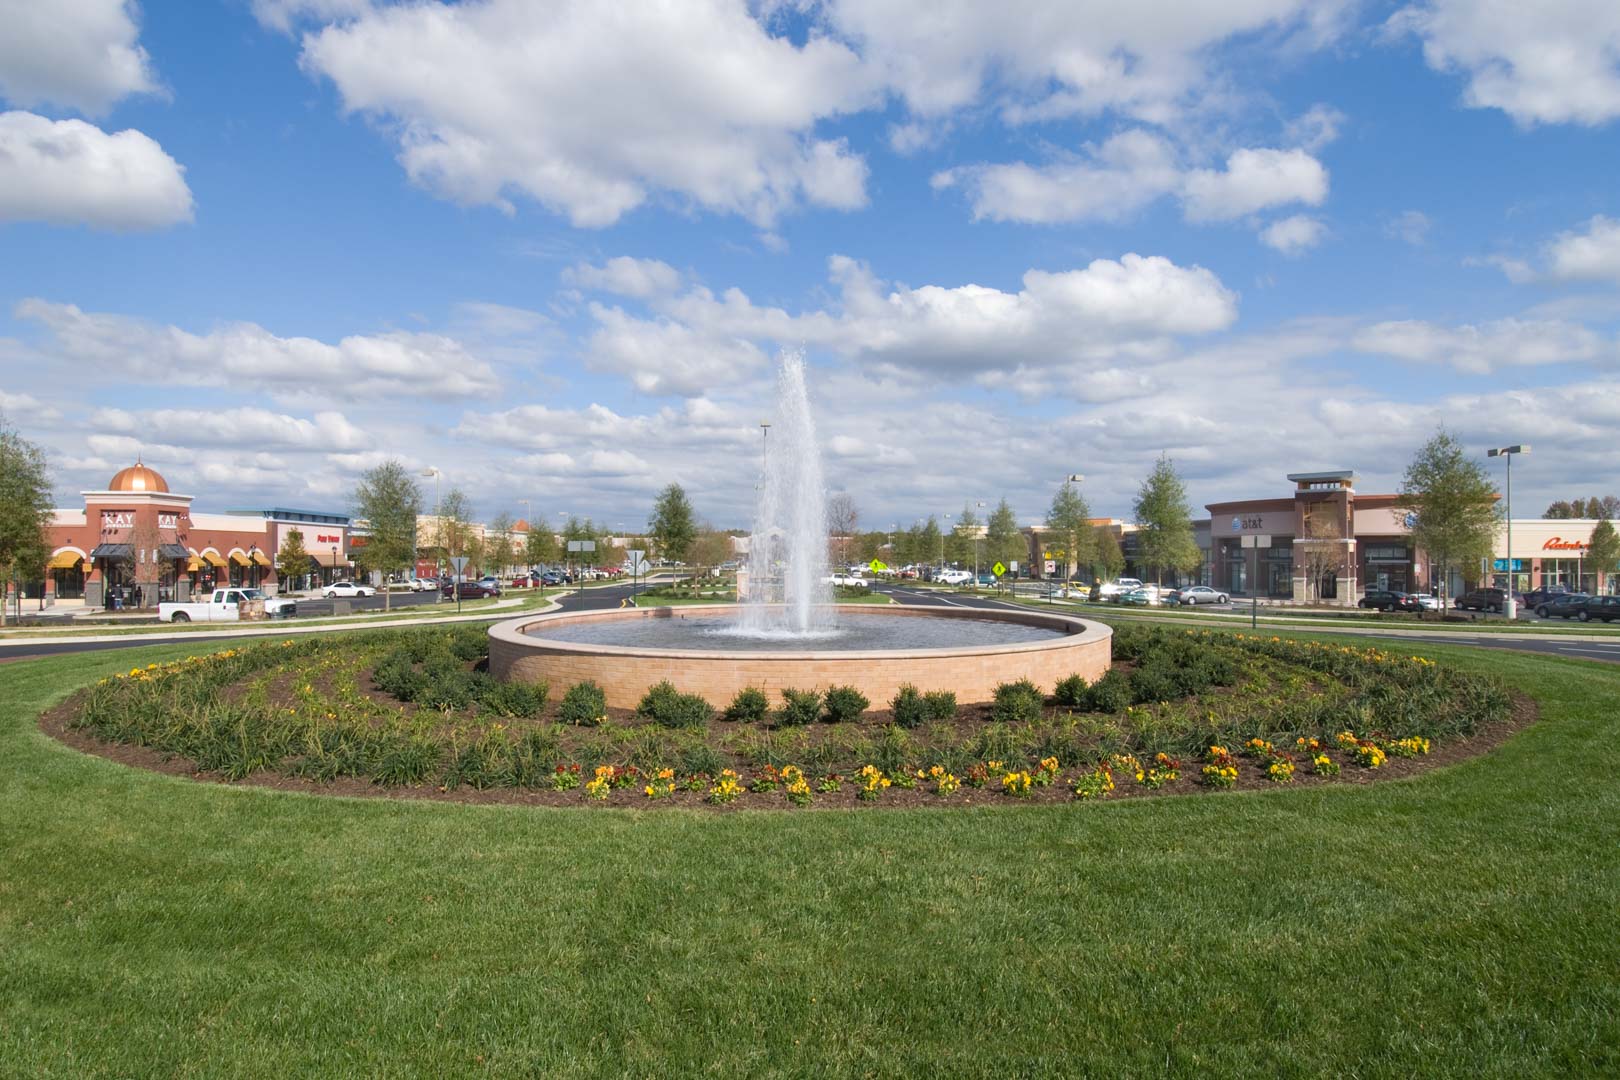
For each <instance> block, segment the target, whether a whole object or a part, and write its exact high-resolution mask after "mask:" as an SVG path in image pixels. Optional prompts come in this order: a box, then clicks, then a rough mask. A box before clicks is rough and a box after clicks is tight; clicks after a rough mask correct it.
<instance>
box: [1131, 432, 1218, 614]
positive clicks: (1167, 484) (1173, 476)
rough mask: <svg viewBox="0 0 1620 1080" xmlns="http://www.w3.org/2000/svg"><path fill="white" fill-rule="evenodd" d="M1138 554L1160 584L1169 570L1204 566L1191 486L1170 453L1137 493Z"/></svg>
mask: <svg viewBox="0 0 1620 1080" xmlns="http://www.w3.org/2000/svg"><path fill="white" fill-rule="evenodd" d="M1135 510H1136V525H1137V533H1136V542H1137V552H1138V554H1139V557H1140V559H1141V562H1142V566H1143V568H1144V569H1146V570H1151V571H1152V572H1153V578H1154V580H1155V581H1156V582H1159V583H1161V584H1162V583H1163V581H1164V573H1165V571H1166V570H1169V571H1172V572H1174V573H1177V574H1187V573H1191V572H1192V571H1194V570H1197V569H1198V568H1199V567H1200V566H1202V565H1203V564H1204V553H1203V552H1201V551H1199V550H1198V540H1197V538H1196V537H1195V536H1194V534H1193V526H1192V507H1191V505H1190V504H1189V503H1188V502H1187V485H1186V484H1184V483H1182V480H1181V477H1180V475H1178V474H1177V473H1176V466H1175V463H1174V462H1172V461H1171V460H1170V455H1169V454H1160V455H1159V460H1158V461H1157V462H1155V463H1154V465H1153V471H1152V472H1151V473H1149V474H1148V478H1147V479H1146V480H1144V481H1142V487H1141V488H1140V489H1139V490H1138V491H1137V493H1136V507H1135Z"/></svg>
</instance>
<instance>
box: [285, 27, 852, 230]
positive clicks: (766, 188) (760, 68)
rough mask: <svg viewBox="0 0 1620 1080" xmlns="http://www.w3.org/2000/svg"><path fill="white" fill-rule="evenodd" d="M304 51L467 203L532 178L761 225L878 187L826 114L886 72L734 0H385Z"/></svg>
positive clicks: (596, 195) (503, 199) (574, 198)
mask: <svg viewBox="0 0 1620 1080" xmlns="http://www.w3.org/2000/svg"><path fill="white" fill-rule="evenodd" d="M303 62H304V64H305V66H306V68H308V69H309V70H310V71H312V72H316V73H319V74H321V75H324V76H326V77H327V78H330V79H331V80H332V81H333V82H334V83H335V84H336V85H337V88H338V91H339V93H340V94H341V95H342V97H343V102H344V107H345V108H346V109H348V110H351V111H360V112H364V113H366V114H368V115H372V116H375V117H377V118H378V119H379V120H380V121H381V122H382V123H383V125H384V126H385V127H386V129H387V130H388V131H389V132H390V133H391V134H392V135H393V136H394V137H395V138H396V139H397V141H398V143H399V148H400V155H399V156H400V161H401V163H402V164H403V166H404V167H405V170H406V172H407V173H408V174H409V175H410V177H411V178H412V180H414V181H415V182H416V183H418V184H420V185H422V186H423V187H425V188H427V189H429V190H430V191H432V192H434V193H435V194H438V195H440V196H442V197H445V198H448V199H452V200H454V201H457V202H461V203H467V204H484V205H495V206H499V207H502V208H504V209H508V210H509V209H511V208H512V207H511V203H510V201H509V196H511V195H513V194H523V195H527V196H528V197H530V198H533V199H535V200H536V201H538V202H540V203H541V204H543V205H545V206H547V207H548V208H551V209H554V210H556V211H558V212H560V213H563V214H566V215H567V216H568V217H569V219H570V220H571V221H572V222H573V223H574V224H575V225H578V226H585V227H595V226H603V225H609V224H612V223H613V222H615V221H617V220H618V219H619V218H620V217H622V216H623V215H624V214H626V213H628V212H629V211H631V210H633V209H635V208H636V207H638V206H640V205H642V204H643V203H645V202H646V201H647V200H648V199H651V198H655V197H659V196H661V195H668V196H673V197H675V198H677V199H679V200H681V201H684V202H687V203H690V204H694V205H696V206H698V207H702V208H704V209H707V210H710V211H714V212H719V213H734V214H739V215H742V216H744V217H746V218H747V219H748V220H750V221H752V222H754V223H755V224H759V225H762V226H769V225H770V224H771V223H772V222H773V221H774V220H775V219H776V218H777V217H778V216H780V215H781V214H783V213H784V212H787V211H790V210H792V209H794V208H796V207H798V206H800V205H802V204H805V203H809V204H812V205H818V206H826V207H832V208H835V209H853V208H855V207H859V206H862V205H864V204H865V201H866V192H865V182H866V164H865V162H864V161H862V160H861V159H860V158H859V157H857V156H855V155H853V154H851V153H850V151H849V148H848V147H847V146H846V145H845V144H844V143H843V142H842V141H841V140H828V139H821V138H818V137H816V135H815V133H814V129H815V127H816V125H817V123H818V122H819V121H822V120H824V119H827V118H830V117H834V116H837V115H838V114H840V113H845V112H849V111H852V110H858V109H864V108H866V107H868V106H870V105H872V104H874V103H875V102H876V101H877V100H878V91H879V87H877V86H876V85H875V84H874V82H873V80H872V79H871V78H870V77H869V75H868V73H867V71H866V69H865V67H864V66H863V64H862V63H861V60H860V58H859V57H857V56H856V55H855V54H854V53H853V52H852V51H851V50H850V49H849V48H847V47H846V46H844V45H843V44H841V43H839V42H837V41H833V40H831V39H829V38H827V37H823V36H812V37H811V38H810V39H809V40H808V41H807V42H806V43H805V44H804V45H803V46H796V45H795V44H793V43H792V42H790V41H788V40H787V39H785V38H781V37H772V36H770V35H769V34H768V33H767V32H766V30H765V28H764V26H762V25H761V23H760V22H758V21H756V20H755V19H754V18H752V17H751V16H750V14H749V12H748V10H747V8H746V7H745V6H744V5H743V4H742V3H740V2H737V0H707V2H704V3H698V4H682V5H668V6H662V5H654V6H650V7H649V6H633V7H625V6H621V5H614V4H599V3H593V2H588V0H573V2H566V3H560V4H555V5H549V6H546V7H538V6H535V5H533V4H530V3H527V2H526V0H487V2H485V3H481V4H477V5H460V6H449V5H445V4H441V3H433V2H427V3H421V4H412V5H409V6H397V7H388V8H379V9H375V10H370V11H366V12H364V13H362V14H360V15H359V16H358V17H356V18H354V19H352V20H351V21H348V22H345V23H343V24H340V25H332V26H327V27H324V28H323V29H321V30H319V31H318V32H316V33H312V34H309V35H307V36H306V37H305V38H304V50H303ZM604 132H610V133H611V137H606V138H605V137H604V134H603V133H604Z"/></svg>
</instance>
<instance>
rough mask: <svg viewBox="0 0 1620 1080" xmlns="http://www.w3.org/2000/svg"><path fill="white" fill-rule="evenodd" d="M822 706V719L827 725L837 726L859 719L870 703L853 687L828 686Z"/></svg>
mask: <svg viewBox="0 0 1620 1080" xmlns="http://www.w3.org/2000/svg"><path fill="white" fill-rule="evenodd" d="M823 704H824V706H825V710H826V711H825V715H824V719H825V720H826V721H827V722H828V723H829V724H839V723H843V722H844V721H845V720H855V719H857V718H859V717H860V715H861V713H863V712H865V711H866V707H867V706H868V705H870V704H872V703H871V701H870V700H868V699H867V696H866V695H865V694H863V693H861V692H860V691H859V690H857V689H855V688H854V687H853V686H829V687H828V688H827V696H826V698H825V700H824V702H823Z"/></svg>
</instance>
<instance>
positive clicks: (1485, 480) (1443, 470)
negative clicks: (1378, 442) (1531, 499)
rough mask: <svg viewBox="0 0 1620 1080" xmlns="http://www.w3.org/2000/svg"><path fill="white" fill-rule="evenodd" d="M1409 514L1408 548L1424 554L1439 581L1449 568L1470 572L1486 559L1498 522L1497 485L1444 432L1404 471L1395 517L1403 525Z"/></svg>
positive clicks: (1494, 538)
mask: <svg viewBox="0 0 1620 1080" xmlns="http://www.w3.org/2000/svg"><path fill="white" fill-rule="evenodd" d="M1408 514H1411V515H1413V516H1414V521H1413V524H1412V543H1413V545H1414V546H1415V547H1416V548H1417V549H1418V550H1420V551H1424V552H1427V553H1428V556H1429V562H1430V565H1432V566H1438V567H1439V568H1440V578H1441V580H1442V581H1444V580H1446V579H1447V578H1449V577H1450V571H1452V570H1453V569H1459V568H1460V569H1463V570H1465V571H1470V572H1471V571H1472V570H1473V569H1474V568H1475V567H1477V566H1479V565H1480V563H1481V562H1482V561H1483V560H1485V559H1489V558H1490V557H1491V554H1492V550H1493V548H1494V547H1495V540H1496V526H1497V523H1498V522H1500V521H1501V520H1502V510H1501V508H1500V507H1499V506H1498V505H1497V501H1496V485H1494V484H1493V483H1491V478H1490V476H1489V475H1488V474H1487V473H1486V471H1485V466H1484V465H1483V464H1482V463H1481V462H1479V461H1476V460H1474V459H1473V458H1471V457H1470V456H1469V455H1468V452H1467V451H1466V450H1464V449H1463V445H1462V443H1460V442H1458V441H1457V439H1456V438H1455V437H1454V436H1453V435H1451V434H1450V433H1449V432H1447V431H1446V429H1445V428H1441V429H1440V430H1439V431H1437V432H1436V433H1435V434H1434V437H1433V438H1431V439H1430V440H1429V441H1428V442H1426V443H1424V444H1423V446H1422V447H1421V448H1419V450H1418V452H1417V455H1416V456H1415V457H1414V458H1413V459H1412V463H1411V464H1410V465H1408V466H1407V467H1406V475H1405V476H1404V477H1403V478H1402V480H1401V488H1400V497H1399V499H1398V501H1397V503H1396V506H1395V509H1394V515H1395V518H1396V520H1397V521H1404V520H1405V519H1406V517H1407V515H1408Z"/></svg>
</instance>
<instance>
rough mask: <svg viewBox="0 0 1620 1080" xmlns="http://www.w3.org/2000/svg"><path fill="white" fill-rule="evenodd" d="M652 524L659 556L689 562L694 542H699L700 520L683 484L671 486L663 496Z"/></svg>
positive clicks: (661, 494)
mask: <svg viewBox="0 0 1620 1080" xmlns="http://www.w3.org/2000/svg"><path fill="white" fill-rule="evenodd" d="M649 524H650V525H651V526H652V529H651V532H652V537H653V540H654V541H655V542H656V543H657V544H658V553H659V554H660V555H662V556H663V557H664V558H666V559H671V560H673V561H675V562H685V561H686V556H687V553H688V552H689V551H690V550H691V548H692V541H694V540H696V539H697V518H696V515H694V514H693V513H692V503H691V500H689V499H688V498H687V497H686V490H685V489H684V488H682V487H681V485H679V484H670V485H669V486H668V487H666V488H665V489H664V490H663V491H661V492H660V493H659V495H658V499H657V501H656V502H654V503H653V512H652V518H651V520H650V521H649Z"/></svg>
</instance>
